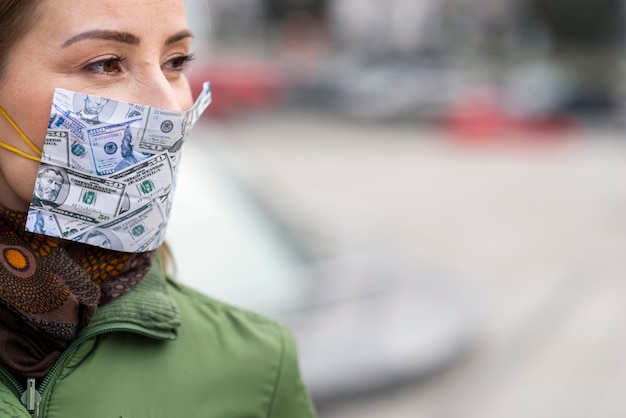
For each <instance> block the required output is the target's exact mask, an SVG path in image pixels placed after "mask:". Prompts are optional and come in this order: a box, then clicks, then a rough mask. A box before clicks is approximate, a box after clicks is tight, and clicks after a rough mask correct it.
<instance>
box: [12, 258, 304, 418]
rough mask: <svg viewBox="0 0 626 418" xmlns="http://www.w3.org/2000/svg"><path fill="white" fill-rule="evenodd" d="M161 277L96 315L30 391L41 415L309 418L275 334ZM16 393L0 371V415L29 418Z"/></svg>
mask: <svg viewBox="0 0 626 418" xmlns="http://www.w3.org/2000/svg"><path fill="white" fill-rule="evenodd" d="M160 272H161V268H160V265H159V262H158V261H157V262H155V265H154V266H153V268H152V270H151V271H150V272H149V273H148V275H147V276H146V277H145V278H144V279H143V280H142V281H141V282H140V283H139V284H138V285H137V286H136V287H135V289H133V291H131V292H129V293H127V294H126V295H124V296H121V297H120V298H118V299H115V300H113V301H111V302H109V303H108V304H106V305H104V306H102V307H101V308H100V309H98V311H97V313H96V316H95V317H94V319H93V321H92V322H91V324H90V325H89V326H88V327H87V328H86V329H84V330H83V331H82V332H81V333H80V335H79V336H78V337H77V339H76V340H75V342H74V343H73V344H72V345H71V346H70V347H69V349H68V350H66V351H65V352H64V353H63V355H62V356H61V357H60V358H59V360H58V361H57V363H56V364H55V365H54V366H53V368H52V370H51V371H50V373H49V374H48V376H47V377H46V378H45V379H44V380H43V381H42V382H40V383H38V387H36V391H37V393H34V392H31V395H32V396H33V398H39V395H40V396H41V402H40V403H39V416H40V417H45V418H73V417H79V418H166V417H167V418H193V417H198V418H200V417H202V418H213V417H214V418H257V417H258V418H310V417H315V412H314V409H313V406H312V402H311V400H310V397H309V395H308V393H307V391H306V388H305V387H304V385H303V383H302V380H301V378H300V374H299V370H298V362H297V355H296V349H295V344H294V341H293V340H292V338H291V335H290V334H289V333H288V332H287V331H286V330H285V329H284V328H283V327H282V326H280V325H278V324H276V323H274V322H272V321H270V320H268V319H265V318H264V317H262V316H259V315H256V314H253V313H251V312H247V311H244V310H241V309H237V308H234V307H232V306H229V305H227V304H224V303H221V302H218V301H216V300H213V299H211V298H208V297H206V296H204V295H201V294H199V293H197V292H195V291H193V290H190V289H189V288H187V287H185V286H183V285H181V284H180V283H177V282H175V281H172V280H170V279H168V278H166V277H165V276H164V275H163V274H161V273H160ZM23 391H24V389H23V388H21V387H20V385H19V384H18V383H17V381H15V379H14V378H12V377H11V376H10V375H9V374H8V373H7V372H6V370H4V369H3V368H1V367H0V416H1V417H16V418H17V417H19V418H27V417H30V416H31V415H30V414H29V413H28V412H27V410H26V408H25V406H23V405H22V403H21V402H20V400H19V399H18V398H19V397H20V395H21V393H22V392H23ZM24 397H25V395H24Z"/></svg>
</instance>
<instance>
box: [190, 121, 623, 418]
mask: <svg viewBox="0 0 626 418" xmlns="http://www.w3.org/2000/svg"><path fill="white" fill-rule="evenodd" d="M197 135H198V136H199V137H204V138H205V139H203V140H212V141H216V142H217V143H220V144H221V146H222V147H224V148H225V149H226V150H228V153H229V154H230V155H231V156H232V157H234V161H237V164H238V165H240V166H241V167H245V169H246V173H248V175H249V176H250V177H249V178H250V179H254V182H256V183H257V184H259V185H261V187H263V188H264V190H265V191H266V193H268V194H272V195H274V196H275V197H276V198H278V199H282V200H283V201H285V202H290V204H293V205H296V206H298V207H300V208H307V210H310V211H314V212H315V213H317V216H318V217H320V218H323V219H325V220H326V221H328V222H329V223H330V224H333V225H335V226H336V227H337V228H341V229H342V230H344V232H345V233H346V235H350V236H352V237H354V236H358V235H359V234H364V235H368V236H372V235H376V236H378V237H379V239H383V240H385V241H386V242H389V243H393V245H396V246H397V247H398V248H400V249H402V251H404V252H406V253H407V254H413V255H415V256H416V257H419V258H420V259H423V260H428V261H429V262H432V263H435V264H437V265H441V266H442V267H443V268H445V269H446V270H447V271H449V272H452V273H454V275H455V276H456V277H458V278H459V281H460V282H459V283H458V284H459V286H462V287H464V288H465V289H467V296H468V299H471V300H472V301H473V302H474V305H475V306H476V307H477V312H478V313H479V317H480V319H481V321H480V329H479V330H478V333H477V340H476V344H475V347H474V350H473V352H472V353H471V354H470V355H469V356H468V358H467V359H466V360H465V361H464V362H463V363H461V364H459V365H458V366H457V367H454V368H452V369H451V370H449V371H448V372H447V373H445V374H443V375H441V376H438V377H434V378H432V379H430V380H428V381H427V382H425V383H421V384H415V385H410V386H408V387H404V388H401V389H398V390H395V391H394V392H392V393H387V394H385V395H384V396H378V397H373V398H371V399H368V400H360V401H358V402H354V403H351V404H348V405H343V406H340V407H337V408H334V409H333V410H329V411H324V412H323V417H324V418H352V417H359V418H370V417H371V418H374V417H376V418H380V417H385V418H415V417H427V418H431V417H452V418H456V417H463V418H492V417H493V418H502V417H506V418H514V417H524V418H527V417H533V418H555V417H567V418H576V417H585V418H587V417H602V418H609V417H624V416H626V401H624V400H623V399H624V397H623V392H624V388H625V387H626V355H624V353H625V352H626V332H625V331H624V325H626V303H624V302H623V300H624V295H626V280H624V273H626V257H625V255H626V182H625V180H626V141H624V138H620V137H618V135H617V134H615V133H610V132H597V131H593V132H583V131H581V132H575V133H573V134H571V136H570V137H568V139H567V140H566V141H563V142H560V143H557V144H551V145H549V146H538V145H537V144H535V145H532V146H523V145H519V144H518V145H516V146H505V145H503V143H502V142H500V143H498V144H490V145H487V146H478V147H466V146H460V145H459V144H455V143H453V142H452V141H450V140H449V138H447V137H446V136H445V135H443V134H442V133H440V132H433V131H428V130H424V129H418V128H417V127H415V126H389V125H387V126H377V125H369V124H362V123H349V122H342V121H338V120H336V119H333V118H328V117H322V116H303V115H283V116H280V115H279V116H276V115H273V116H265V117H254V118H246V119H241V120H231V121H228V122H219V123H218V122H211V123H209V124H208V125H205V126H202V127H200V128H199V130H198V132H197ZM518 139H519V138H518Z"/></svg>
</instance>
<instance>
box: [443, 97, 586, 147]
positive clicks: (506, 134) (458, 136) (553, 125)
mask: <svg viewBox="0 0 626 418" xmlns="http://www.w3.org/2000/svg"><path fill="white" fill-rule="evenodd" d="M577 126H578V124H577V123H576V121H575V120H574V119H572V118H570V117H567V116H565V115H546V116H543V117H534V118H521V117H513V116H511V115H509V114H508V113H507V112H506V111H505V109H504V108H503V106H502V105H501V104H500V103H499V101H498V100H497V98H496V95H495V94H493V93H490V92H488V91H475V92H472V93H470V94H467V95H466V96H464V97H462V98H460V99H459V100H458V101H457V102H456V103H455V104H454V105H453V106H452V107H451V109H450V111H449V112H448V114H447V115H446V116H445V117H444V127H445V128H446V130H447V131H448V132H449V133H450V134H451V136H452V139H453V141H454V142H455V143H459V144H464V145H516V146H518V145H546V144H553V143H555V142H561V141H562V140H563V139H565V138H566V137H567V136H568V135H567V134H570V133H571V132H572V131H573V130H574V129H575V128H576V127H577Z"/></svg>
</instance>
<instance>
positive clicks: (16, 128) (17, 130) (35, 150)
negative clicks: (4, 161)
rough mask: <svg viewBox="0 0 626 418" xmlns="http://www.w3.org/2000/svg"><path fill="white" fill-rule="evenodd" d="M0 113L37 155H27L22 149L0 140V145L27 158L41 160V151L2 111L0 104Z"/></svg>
mask: <svg viewBox="0 0 626 418" xmlns="http://www.w3.org/2000/svg"><path fill="white" fill-rule="evenodd" d="M0 113H1V114H2V116H4V118H5V119H6V120H7V121H8V122H9V123H10V124H11V126H12V127H13V129H15V131H16V132H17V133H18V134H19V135H20V137H21V138H22V140H23V141H24V142H26V145H28V147H29V148H30V149H31V150H33V152H34V153H35V154H37V155H38V156H39V157H38V158H36V157H33V156H32V155H28V154H26V153H25V152H24V151H21V150H19V149H17V148H15V147H12V146H11V145H8V144H5V143H3V142H0V147H2V148H4V149H7V150H9V151H13V152H14V153H16V154H18V155H20V156H22V157H24V158H28V159H31V160H33V161H37V162H39V161H40V160H41V151H40V150H39V148H37V146H36V145H35V144H33V143H32V142H31V141H30V139H28V137H27V136H26V135H25V134H24V132H22V130H21V129H20V128H19V127H18V126H17V125H16V124H15V122H13V120H12V119H11V118H10V117H9V115H7V113H6V112H5V111H4V109H3V108H2V107H1V106H0Z"/></svg>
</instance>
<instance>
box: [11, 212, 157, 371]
mask: <svg viewBox="0 0 626 418" xmlns="http://www.w3.org/2000/svg"><path fill="white" fill-rule="evenodd" d="M26 217H27V215H26V213H25V212H19V211H14V210H10V209H6V208H3V209H0V364H3V365H5V366H6V367H8V368H9V369H10V370H11V371H12V372H14V373H16V374H18V375H20V374H23V373H30V375H33V374H34V375H40V374H42V373H43V374H44V375H45V373H46V372H47V370H48V369H49V367H50V366H51V365H52V363H53V361H54V360H55V359H56V358H57V357H58V354H60V353H61V352H62V350H63V348H64V347H66V346H67V345H69V343H70V342H71V340H72V339H74V338H75V337H76V335H77V333H78V332H79V331H80V330H81V329H82V328H84V327H85V326H86V325H87V324H89V322H90V321H91V319H92V318H93V315H94V314H95V312H96V309H97V308H98V306H100V305H102V304H104V303H107V302H109V301H110V300H112V299H114V298H117V297H119V296H121V295H123V294H125V293H126V292H128V291H130V290H131V289H132V288H133V287H134V286H135V285H136V284H137V283H138V282H139V281H140V280H141V278H143V276H144V275H145V274H146V273H147V272H148V270H149V269H150V264H151V263H152V257H153V255H154V252H147V253H137V254H134V253H123V252H118V251H111V250H105V249H102V248H98V247H92V246H88V245H83V244H76V243H67V245H62V241H61V240H58V239H55V238H50V237H46V236H43V235H39V234H33V233H30V232H25V231H24V226H25V223H26ZM42 362H43V363H45V364H41V363H42ZM33 368H34V369H37V370H33ZM38 369H41V370H38Z"/></svg>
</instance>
